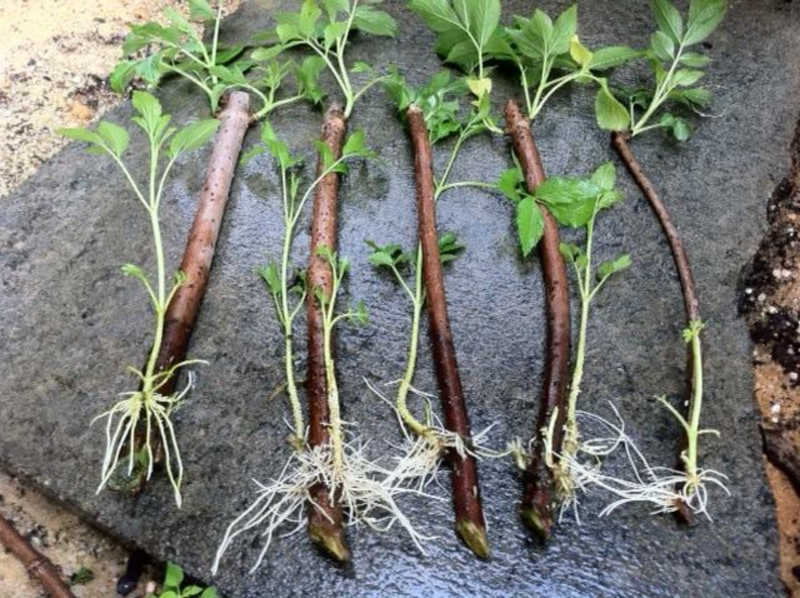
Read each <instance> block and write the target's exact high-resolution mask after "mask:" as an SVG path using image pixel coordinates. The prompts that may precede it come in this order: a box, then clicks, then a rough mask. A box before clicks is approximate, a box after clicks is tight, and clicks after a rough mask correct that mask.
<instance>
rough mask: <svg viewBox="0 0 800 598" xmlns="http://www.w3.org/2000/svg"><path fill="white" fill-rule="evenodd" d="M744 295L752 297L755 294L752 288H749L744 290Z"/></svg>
mask: <svg viewBox="0 0 800 598" xmlns="http://www.w3.org/2000/svg"><path fill="white" fill-rule="evenodd" d="M744 294H745V295H752V294H753V289H751V288H750V287H747V288H746V289H745V290H744Z"/></svg>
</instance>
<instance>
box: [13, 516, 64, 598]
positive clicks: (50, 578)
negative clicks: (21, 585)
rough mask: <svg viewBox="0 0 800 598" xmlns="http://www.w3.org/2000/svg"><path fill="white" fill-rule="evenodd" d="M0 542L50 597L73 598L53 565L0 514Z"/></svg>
mask: <svg viewBox="0 0 800 598" xmlns="http://www.w3.org/2000/svg"><path fill="white" fill-rule="evenodd" d="M0 544H2V545H3V546H5V547H6V549H8V550H9V551H11V553H12V554H13V555H14V556H15V557H17V560H18V561H19V562H20V563H22V564H23V566H24V567H25V569H26V570H27V571H28V574H29V575H30V576H31V577H34V578H36V579H37V580H38V581H39V583H41V584H42V587H43V588H44V590H45V592H47V594H48V595H49V596H50V598H75V595H74V594H73V593H72V592H71V591H70V589H69V587H68V586H67V584H65V583H64V581H63V580H62V579H61V575H60V574H59V572H58V570H57V569H56V567H55V565H53V563H52V562H51V561H50V559H48V558H47V557H46V556H44V555H43V554H41V553H40V552H38V551H37V550H36V549H34V548H33V546H31V545H30V542H28V541H27V540H26V539H25V538H23V537H22V536H21V535H20V534H19V532H18V531H17V530H16V529H14V526H13V525H11V523H10V522H9V521H7V520H6V519H5V518H4V517H2V516H0Z"/></svg>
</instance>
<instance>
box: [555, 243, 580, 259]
mask: <svg viewBox="0 0 800 598" xmlns="http://www.w3.org/2000/svg"><path fill="white" fill-rule="evenodd" d="M558 251H559V252H560V253H561V255H563V256H564V259H565V260H567V261H568V262H571V263H575V262H577V261H578V260H579V259H580V258H581V256H583V255H584V253H583V249H581V248H580V247H579V246H577V245H575V244H574V243H559V244H558Z"/></svg>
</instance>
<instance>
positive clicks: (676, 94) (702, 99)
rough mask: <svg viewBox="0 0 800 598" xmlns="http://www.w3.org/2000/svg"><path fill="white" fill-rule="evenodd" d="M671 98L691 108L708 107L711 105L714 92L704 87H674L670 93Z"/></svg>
mask: <svg viewBox="0 0 800 598" xmlns="http://www.w3.org/2000/svg"><path fill="white" fill-rule="evenodd" d="M669 98H670V99H671V100H675V101H677V102H681V103H682V104H684V105H686V106H689V107H690V108H692V107H698V108H707V107H708V106H709V105H711V99H712V94H711V92H710V91H709V90H707V89H705V88H703V87H695V88H694V89H673V90H672V91H671V92H670V94H669Z"/></svg>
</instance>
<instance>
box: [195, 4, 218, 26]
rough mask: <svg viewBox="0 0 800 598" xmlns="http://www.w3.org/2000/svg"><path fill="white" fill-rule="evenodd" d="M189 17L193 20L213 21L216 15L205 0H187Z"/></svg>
mask: <svg viewBox="0 0 800 598" xmlns="http://www.w3.org/2000/svg"><path fill="white" fill-rule="evenodd" d="M189 18H191V19H192V20H193V21H213V20H215V19H216V18H217V15H216V14H214V11H213V10H212V9H211V6H209V4H208V2H206V0H189Z"/></svg>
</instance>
